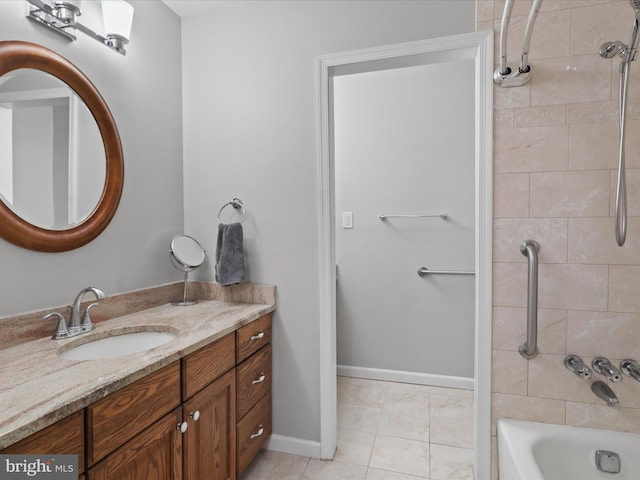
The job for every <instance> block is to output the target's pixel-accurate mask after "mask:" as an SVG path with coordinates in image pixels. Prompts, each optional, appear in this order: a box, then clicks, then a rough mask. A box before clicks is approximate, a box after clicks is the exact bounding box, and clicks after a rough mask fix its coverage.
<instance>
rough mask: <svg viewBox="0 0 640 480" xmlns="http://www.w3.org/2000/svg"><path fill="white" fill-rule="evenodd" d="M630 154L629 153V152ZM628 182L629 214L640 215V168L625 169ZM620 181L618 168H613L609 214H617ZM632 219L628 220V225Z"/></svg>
mask: <svg viewBox="0 0 640 480" xmlns="http://www.w3.org/2000/svg"><path fill="white" fill-rule="evenodd" d="M627 156H628V154H627ZM625 176H626V182H627V215H629V216H631V217H634V216H636V217H637V216H640V169H638V168H629V167H628V166H627V168H626V169H625ZM617 182H618V169H617V167H616V169H615V170H611V180H610V182H609V190H610V192H611V193H610V196H611V199H610V205H609V207H610V208H609V214H610V215H612V216H615V201H616V188H617V184H618V183H617ZM630 222H631V221H629V222H627V226H628V224H629V223H630Z"/></svg>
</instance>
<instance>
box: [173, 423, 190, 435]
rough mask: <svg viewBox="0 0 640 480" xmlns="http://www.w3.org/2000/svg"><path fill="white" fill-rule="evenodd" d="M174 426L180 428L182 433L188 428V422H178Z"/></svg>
mask: <svg viewBox="0 0 640 480" xmlns="http://www.w3.org/2000/svg"><path fill="white" fill-rule="evenodd" d="M176 428H177V429H178V430H180V433H184V432H186V431H187V428H189V424H188V423H187V422H182V423H179V424H178V426H177V427H176Z"/></svg>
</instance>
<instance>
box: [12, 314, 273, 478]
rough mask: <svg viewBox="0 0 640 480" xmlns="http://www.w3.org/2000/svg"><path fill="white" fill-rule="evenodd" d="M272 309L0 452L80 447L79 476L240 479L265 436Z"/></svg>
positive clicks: (62, 450)
mask: <svg viewBox="0 0 640 480" xmlns="http://www.w3.org/2000/svg"><path fill="white" fill-rule="evenodd" d="M271 316H272V314H268V315H265V316H263V317H261V318H260V319H258V320H256V321H255V322H252V323H250V324H248V325H245V326H243V327H241V328H240V329H238V330H236V331H235V332H232V333H230V334H228V335H226V336H225V337H223V338H221V339H219V340H217V341H215V342H213V343H211V344H209V345H207V346H205V347H202V348H200V349H199V350H197V351H195V352H193V353H191V354H189V355H187V356H185V357H183V358H182V359H181V360H179V361H175V362H173V363H171V364H170V365H167V366H165V367H163V368H161V369H160V370H158V371H156V372H153V373H151V374H149V375H147V376H145V377H143V378H141V379H139V380H137V381H135V382H133V383H131V384H129V385H127V386H126V387H123V388H121V389H120V390H118V391H116V392H114V393H112V394H110V395H108V396H106V397H104V398H102V399H101V400H98V401H97V402H95V403H93V404H91V405H89V406H88V407H86V408H85V409H84V410H82V411H79V412H77V413H74V414H72V415H70V416H69V417H67V418H65V419H63V420H60V421H59V422H58V423H56V424H54V425H51V426H50V427H48V428H46V429H44V430H42V431H41V432H38V433H36V434H34V435H32V436H30V437H27V438H26V439H24V440H22V441H21V442H18V443H16V444H14V445H12V446H10V447H8V448H6V449H4V450H2V452H1V453H77V454H78V467H79V472H78V473H79V475H80V479H81V480H84V478H85V475H86V480H114V479H115V480H132V479H136V480H137V479H144V480H182V479H184V480H227V479H231V480H236V479H237V478H238V476H239V475H240V474H241V473H242V472H243V471H244V470H245V469H246V468H247V466H248V465H249V463H250V462H251V460H252V459H253V458H254V456H255V455H256V453H258V451H259V450H260V448H261V447H262V445H264V442H265V441H266V440H267V439H268V438H269V435H270V434H271ZM85 445H86V448H85ZM85 451H86V454H85ZM85 462H86V466H85ZM83 473H84V475H83Z"/></svg>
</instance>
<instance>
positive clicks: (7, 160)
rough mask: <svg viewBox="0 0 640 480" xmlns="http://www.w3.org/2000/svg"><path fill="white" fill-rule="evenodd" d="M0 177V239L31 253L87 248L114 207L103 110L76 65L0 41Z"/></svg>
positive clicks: (113, 148)
mask: <svg viewBox="0 0 640 480" xmlns="http://www.w3.org/2000/svg"><path fill="white" fill-rule="evenodd" d="M18 84H20V88H17V87H16V86H17V85H18ZM8 105H11V108H8ZM54 118H57V119H58V120H60V121H57V120H54ZM9 130H10V132H9ZM9 138H11V140H12V141H11V142H9V141H8V139H9ZM9 152H10V153H9ZM33 172H37V175H32V173H33ZM0 177H1V178H2V180H1V181H0V195H1V196H0V200H1V201H0V237H2V238H4V239H5V240H7V241H9V242H12V243H14V244H16V245H19V246H21V247H24V248H28V249H31V250H37V251H42V252H62V251H67V250H72V249H75V248H78V247H81V246H82V245H85V244H87V243H89V242H90V241H91V240H93V239H94V238H96V237H97V236H98V235H99V234H100V233H101V232H102V231H103V230H104V229H105V228H106V227H107V225H108V224H109V222H110V221H111V219H112V218H113V216H114V214H115V212H116V210H117V208H118V204H119V202H120V197H121V195H122V189H123V185H124V161H123V156H122V146H121V144H120V136H119V134H118V130H117V128H116V125H115V121H114V119H113V117H112V115H111V112H110V111H109V108H108V107H107V105H106V103H105V101H104V100H103V98H102V97H101V96H100V93H99V92H98V91H97V89H96V88H95V86H94V85H93V84H92V83H91V81H90V80H89V79H88V78H87V77H86V76H85V75H84V74H83V73H82V72H81V71H80V70H79V69H78V68H77V67H76V66H75V65H73V64H72V63H70V62H69V61H68V60H66V59H65V58H63V57H62V56H60V55H58V54H57V53H55V52H53V51H51V50H49V49H47V48H45V47H42V46H40V45H35V44H32V43H27V42H19V41H5V42H0Z"/></svg>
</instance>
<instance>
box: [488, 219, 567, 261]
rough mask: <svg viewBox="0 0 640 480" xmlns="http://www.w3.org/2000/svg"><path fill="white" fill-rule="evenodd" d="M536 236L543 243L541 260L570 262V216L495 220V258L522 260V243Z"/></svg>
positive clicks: (496, 259)
mask: <svg viewBox="0 0 640 480" xmlns="http://www.w3.org/2000/svg"><path fill="white" fill-rule="evenodd" d="M528 239H533V240H535V241H537V242H538V243H539V244H540V253H539V255H538V260H539V261H540V263H566V261H567V219H566V218H497V219H495V220H494V222H493V260H494V261H495V262H521V261H522V259H523V255H522V253H521V252H520V245H521V244H522V242H523V241H525V240H528Z"/></svg>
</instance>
